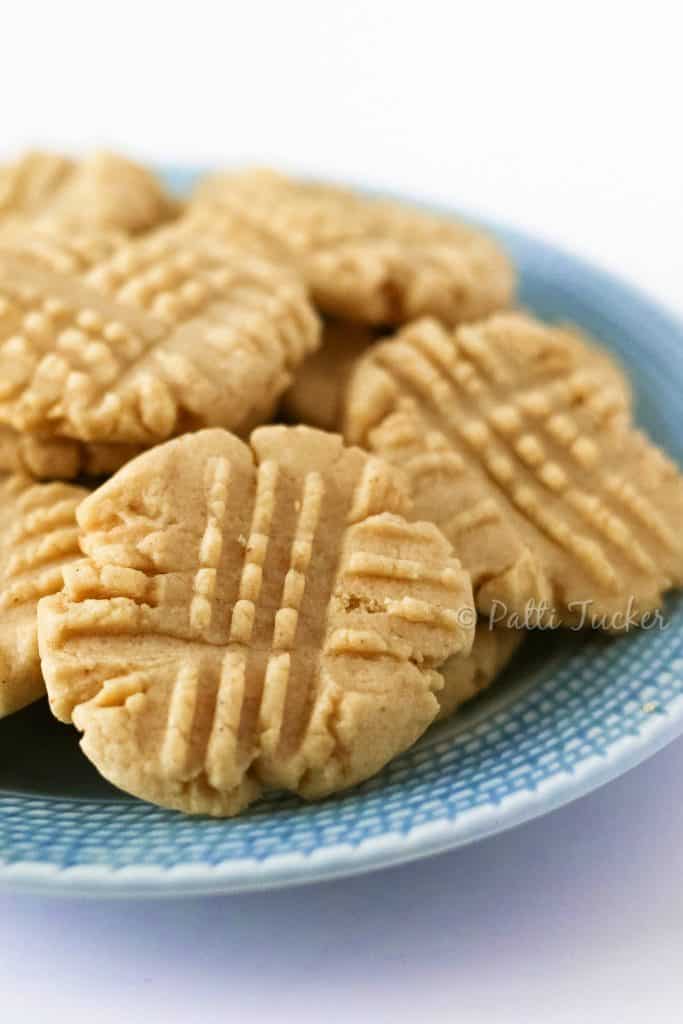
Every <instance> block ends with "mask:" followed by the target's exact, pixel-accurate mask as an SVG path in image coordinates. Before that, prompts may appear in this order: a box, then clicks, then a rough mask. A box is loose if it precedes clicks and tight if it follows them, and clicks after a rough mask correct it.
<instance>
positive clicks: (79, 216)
mask: <svg viewBox="0 0 683 1024" xmlns="http://www.w3.org/2000/svg"><path fill="white" fill-rule="evenodd" d="M177 209H178V204H177V203H176V202H175V201H174V200H173V199H172V198H171V196H169V195H168V194H167V192H166V191H165V189H164V188H163V186H162V184H161V182H160V181H159V179H158V178H157V177H156V175H154V174H153V173H152V172H151V171H149V170H148V169H147V168H145V167H143V166H141V165H140V164H137V163H134V162H133V161H132V160H127V159H126V158H125V157H122V156H118V155H116V154H114V153H107V152H99V153H93V154H92V155H90V156H88V157H86V158H85V159H83V160H72V159H70V158H68V157H64V156H60V155H59V154H56V153H43V152H39V151H37V152H29V153H26V154H25V155H24V156H23V157H21V158H20V159H18V160H16V161H14V162H13V163H11V164H5V165H4V166H2V167H0V225H1V224H2V222H3V220H5V219H18V220H20V221H21V220H28V221H31V222H33V223H34V224H41V225H43V226H49V227H54V228H59V229H67V230H73V229H80V228H97V229H104V230H118V231H123V232H126V233H129V234H135V233H137V232H140V231H146V230H149V229H150V228H153V227H156V226H157V225H158V224H161V223H163V222H164V221H166V220H169V219H170V218H171V217H172V216H174V215H175V213H176V212H177Z"/></svg>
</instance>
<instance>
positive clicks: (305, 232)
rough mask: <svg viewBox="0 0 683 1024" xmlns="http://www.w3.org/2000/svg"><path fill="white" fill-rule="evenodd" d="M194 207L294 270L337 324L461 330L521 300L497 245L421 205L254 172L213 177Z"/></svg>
mask: <svg viewBox="0 0 683 1024" xmlns="http://www.w3.org/2000/svg"><path fill="white" fill-rule="evenodd" d="M194 209H195V211H203V212H204V217H205V221H206V220H209V219H211V220H212V222H213V230H218V229H219V228H221V226H222V231H223V232H224V233H225V234H226V235H227V237H229V238H230V237H237V238H239V239H242V240H243V239H244V238H245V236H248V235H251V236H252V238H253V239H254V242H255V244H256V245H257V246H259V247H260V248H263V247H265V248H266V250H271V251H273V252H274V253H275V254H276V256H278V257H279V258H284V259H286V260H290V261H291V262H293V263H295V264H296V265H297V266H298V267H299V269H300V270H301V272H302V273H303V275H304V276H305V278H306V280H307V281H308V282H309V284H310V287H311V290H312V294H313V298H314V300H315V303H316V304H317V305H318V306H319V308H320V309H321V310H322V311H323V312H324V313H327V314H329V315H331V316H337V317H341V318H343V319H349V320H359V321H363V322H366V323H374V324H388V323H392V324H397V323H403V322H405V321H407V320H410V319H412V318H413V317H416V316H420V315H422V314H427V313H429V314H433V315H434V316H438V317H440V318H441V319H443V320H445V321H447V322H449V323H457V322H460V321H463V320H473V319H476V318H478V317H482V316H485V315H486V314H488V313H490V312H492V311H493V310H496V309H500V308H501V307H503V306H506V305H508V304H509V302H510V300H511V298H512V295H513V292H514V273H513V270H512V267H511V265H510V263H509V261H508V259H507V257H506V256H505V255H504V253H503V252H502V250H501V249H500V247H499V246H498V245H497V244H496V243H495V242H494V241H493V240H492V239H490V238H488V237H487V236H486V235H485V234H484V233H483V232H482V231H479V230H477V229H475V228H472V227H469V226H467V225H465V224H463V223H460V222H458V221H455V220H450V219H447V218H439V217H435V216H432V215H430V214H428V213H426V212H424V211H422V210H420V209H418V208H416V207H409V206H404V205H401V204H399V203H396V202H380V201H378V200H373V199H370V198H367V197H365V196H362V195H361V194H359V193H358V194H357V193H354V192H351V191H347V190H344V189H340V188H334V187H332V186H329V185H320V184H311V183H308V182H302V181H295V180H292V179H290V178H287V177H285V176H283V175H279V174H276V173H274V172H272V171H246V172H243V173H237V174H219V175H216V176H213V177H209V178H207V179H205V180H204V181H203V182H202V183H201V184H200V186H199V188H198V190H197V193H196V196H195V199H194ZM207 212H208V214H209V216H208V217H207Z"/></svg>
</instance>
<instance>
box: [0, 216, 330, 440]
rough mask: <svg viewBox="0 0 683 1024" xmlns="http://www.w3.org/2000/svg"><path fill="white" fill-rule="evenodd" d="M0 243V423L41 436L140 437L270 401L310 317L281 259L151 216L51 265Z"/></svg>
mask: <svg viewBox="0 0 683 1024" xmlns="http://www.w3.org/2000/svg"><path fill="white" fill-rule="evenodd" d="M35 248H36V246H35V245H33V246H30V245H28V244H26V243H24V244H23V246H22V247H21V248H20V249H18V250H17V249H15V248H13V247H11V246H9V247H6V248H5V247H3V246H0V423H3V424H5V425H6V426H10V427H13V428H14V429H15V430H18V431H26V432H28V433H34V434H40V435H43V436H44V437H47V436H58V437H70V438H73V439H75V440H78V441H88V442H97V443H102V442H105V443H125V444H142V445H150V444H153V443H155V442H157V441H159V440H164V439H166V438H167V437H169V436H171V435H172V434H175V433H180V432H182V431H183V430H188V429H193V428H196V427H201V426H206V425H220V426H224V427H228V428H230V429H235V430H237V431H240V432H246V431H248V430H249V429H251V427H252V426H254V425H255V424H258V423H260V422H263V421H264V420H265V419H267V418H268V416H269V415H270V413H271V412H272V411H273V409H274V407H275V405H276V403H277V401H278V399H279V397H280V395H281V393H282V392H283V391H284V390H285V389H286V387H287V385H288V384H289V382H290V380H291V371H292V370H293V369H294V368H295V367H296V366H297V365H298V364H299V362H301V360H302V359H304V358H305V356H306V355H308V354H309V353H310V352H312V351H313V350H314V349H315V348H316V346H317V344H318V332H319V325H318V320H317V317H316V316H315V313H314V312H313V310H312V308H311V306H310V304H309V302H308V300H307V297H306V294H305V291H304V289H303V286H302V285H301V283H300V282H299V280H298V278H297V277H296V276H295V275H294V274H293V273H291V272H290V271H289V270H287V269H284V268H280V267H277V266H275V265H274V264H272V263H268V262H265V261H263V260H261V259H258V258H256V257H250V256H248V255H246V254H245V253H244V252H243V251H239V250H235V249H231V248H229V247H227V246H225V245H222V244H220V243H218V242H216V241H215V240H214V241H211V240H205V239H198V238H195V239H193V238H191V237H189V236H187V235H186V234H184V233H183V234H182V235H178V234H177V233H176V232H175V230H174V228H173V227H170V228H166V229H162V230H160V231H159V232H156V233H153V234H151V235H148V236H146V237H144V238H141V239H137V240H134V241H130V242H127V243H125V244H124V245H121V246H118V247H116V248H115V250H114V251H113V252H112V253H111V254H109V255H107V256H105V257H104V258H103V259H99V260H96V261H95V262H93V261H92V259H91V258H90V256H89V257H88V259H87V260H86V261H85V263H84V266H83V268H82V270H81V272H80V273H78V272H76V271H75V270H74V269H73V268H72V269H71V270H69V271H68V272H66V271H64V272H62V271H61V270H60V269H59V266H60V260H59V258H58V257H59V256H60V253H61V250H60V246H59V245H57V244H56V243H54V244H53V247H52V248H49V247H45V246H42V247H39V252H38V253H36V251H35Z"/></svg>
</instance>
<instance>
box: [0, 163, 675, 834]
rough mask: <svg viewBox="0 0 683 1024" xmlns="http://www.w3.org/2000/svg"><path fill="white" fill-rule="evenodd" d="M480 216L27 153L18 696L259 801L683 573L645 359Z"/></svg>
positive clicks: (14, 671) (13, 244) (378, 741)
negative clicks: (555, 295) (642, 392)
mask: <svg viewBox="0 0 683 1024" xmlns="http://www.w3.org/2000/svg"><path fill="white" fill-rule="evenodd" d="M514 301H515V275H514V271H513V268H512V267H511V266H510V263H509V261H508V259H507V257H506V256H505V254H504V253H503V252H502V251H501V249H500V248H499V246H498V245H497V244H496V243H495V242H494V241H493V240H492V239H490V238H488V237H486V236H485V235H484V234H482V233H481V232H480V231H479V230H476V229H474V228H472V227H469V226H466V225H464V224H460V223H458V222H455V221H452V220H450V219H445V218H443V219H442V218H438V217H435V216H433V215H430V214H427V213H424V212H422V211H420V210H418V209H413V208H409V207H404V206H401V205H398V204H396V203H388V202H380V201H377V200H372V199H368V198H365V197H363V196H361V195H357V194H354V193H352V192H346V191H343V190H341V189H337V188H332V187H329V186H322V185H313V184H310V183H303V182H296V181H292V180H289V179H288V178H285V177H282V176H279V175H277V174H274V173H272V172H264V171H249V172H243V173H233V174H223V175H217V176H214V177H211V178H207V179H206V180H204V181H202V182H200V184H199V185H198V187H197V189H196V191H195V194H194V195H193V196H192V197H191V199H190V200H189V201H188V202H187V203H186V204H185V205H184V206H183V205H181V204H180V203H179V202H178V201H177V200H175V199H174V198H172V197H171V196H169V195H167V194H166V192H165V190H164V188H163V187H162V185H161V184H160V182H159V181H157V180H156V178H155V177H154V176H153V175H152V174H151V173H150V172H149V171H147V170H146V169H144V168H141V167H137V166H135V165H133V164H131V163H130V162H129V161H126V160H124V159H122V158H120V157H115V156H111V155H107V154H105V155H102V154H100V155H96V156H94V157H91V158H87V159H84V160H82V161H80V162H78V161H73V160H68V159H66V158H61V157H55V156H53V155H48V154H41V153H33V154H30V155H28V156H26V157H24V158H23V159H22V160H20V161H18V162H16V163H14V164H11V165H7V166H6V167H1V168H0V472H1V473H2V477H1V479H0V610H1V614H2V618H1V619H0V622H1V629H0V715H7V714H10V713H11V712H13V711H16V710H18V709H19V708H21V707H23V706H25V705H26V704H28V703H30V702H31V701H34V700H36V699H38V698H40V697H41V696H43V695H44V693H45V689H47V695H48V697H49V702H50V707H51V709H52V711H53V713H54V714H55V716H56V717H57V718H59V719H60V720H61V721H64V722H69V723H73V724H74V725H75V726H76V727H77V729H79V730H80V731H81V732H82V734H83V736H82V740H81V746H82V748H83V751H84V753H85V755H86V756H87V757H88V758H89V759H90V760H91V761H92V762H93V763H94V764H95V765H96V767H97V768H98V770H99V771H100V772H101V773H102V775H104V776H105V777H106V778H107V779H109V780H110V781H111V782H112V783H114V784H115V785H117V786H119V787H120V788H122V789H124V790H126V791H128V792H129V793H132V794H135V795H136V796H139V797H141V798H143V799H146V800H150V801H152V802H154V803H157V804H160V805H162V806H165V807H171V808H175V809H178V810H182V811H186V812H189V813H201V814H211V815H219V816H221V815H234V814H237V813H239V812H240V811H241V810H243V809H244V808H245V807H246V806H247V805H248V804H250V803H252V802H253V801H254V800H256V799H257V798H258V797H259V795H260V794H261V793H262V792H263V791H264V790H266V789H272V788H279V789H287V790H290V791H292V792H295V793H298V794H300V795H302V796H304V797H306V798H316V797H321V796H325V795H328V794H330V793H333V792H335V791H338V790H341V789H345V788H347V787H348V786H351V785H353V784H355V783H357V782H359V781H361V780H363V779H366V778H368V777H369V776H370V775H372V774H373V773H375V772H377V771H378V770H379V769H381V768H382V766H383V765H384V764H386V763H387V761H389V760H390V759H391V758H393V757H395V756H396V755H397V754H399V753H400V752H401V751H403V750H405V749H406V748H407V747H409V746H410V745H411V744H413V743H414V742H415V741H416V740H417V739H418V738H419V737H420V736H421V735H422V734H423V733H424V731H425V730H426V729H427V728H428V726H429V725H430V724H431V723H432V722H433V721H434V720H436V719H437V718H443V717H445V716H447V715H450V714H453V712H455V711H456V709H457V708H458V707H460V705H461V704H462V703H463V702H464V701H465V700H467V699H469V698H471V697H473V696H475V695H476V694H477V693H479V692H480V691H481V690H482V689H483V688H484V687H486V686H487V685H489V684H490V683H491V682H492V681H493V679H494V678H495V677H496V675H497V674H498V673H499V672H500V670H501V668H502V667H503V666H504V665H505V663H506V662H507V661H508V660H509V659H510V657H511V656H512V654H513V652H514V651H515V649H516V648H517V647H518V645H519V644H520V642H521V640H522V638H523V637H524V635H525V632H526V629H525V628H519V627H520V626H523V627H526V626H528V625H529V623H530V609H531V610H532V611H533V616H532V618H533V621H534V622H535V623H536V624H538V625H553V626H577V625H581V626H586V628H590V626H597V627H599V628H603V629H606V630H609V631H612V632H618V631H621V630H624V629H626V628H628V627H629V626H631V625H633V624H634V623H636V624H638V623H640V624H642V623H643V622H645V621H646V620H647V618H648V616H652V615H653V614H655V613H657V611H658V609H659V608H660V606H661V603H662V600H663V595H664V593H665V592H666V591H667V590H668V589H670V588H671V587H675V586H680V585H681V584H682V583H683V538H682V537H681V533H680V522H681V517H682V515H683V478H682V477H681V475H680V474H679V472H678V470H677V468H676V467H675V466H673V465H672V464H671V462H670V461H669V460H668V459H667V458H666V457H665V456H664V454H663V453H662V452H661V451H659V450H658V449H657V448H656V447H655V446H654V445H653V444H652V443H651V442H650V441H649V440H648V439H647V438H646V437H644V436H643V434H641V433H640V432H639V431H638V430H637V429H636V428H635V427H634V425H633V421H632V415H631V400H630V390H629V386H628V383H627V381H626V379H625V377H624V375H623V372H622V370H621V368H620V367H619V366H618V365H617V364H616V363H615V362H614V360H613V359H612V358H611V357H610V356H609V355H608V354H607V353H606V352H604V351H603V350H601V349H600V348H599V347H598V346H597V345H596V344H595V343H594V342H592V341H591V340H590V339H587V338H585V337H584V336H582V335H581V334H579V333H578V332H577V331H576V330H574V329H572V328H569V327H558V326H551V325H548V324H544V323H541V322H540V321H538V320H537V319H535V318H534V317H532V316H530V315H529V314H527V313H524V312H521V311H519V310H518V309H515V308H514Z"/></svg>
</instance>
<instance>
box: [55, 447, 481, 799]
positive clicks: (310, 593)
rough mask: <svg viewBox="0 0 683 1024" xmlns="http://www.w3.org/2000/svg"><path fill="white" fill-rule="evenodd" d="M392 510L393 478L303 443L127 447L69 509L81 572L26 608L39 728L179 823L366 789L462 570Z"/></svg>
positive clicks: (398, 728) (424, 666)
mask: <svg viewBox="0 0 683 1024" xmlns="http://www.w3.org/2000/svg"><path fill="white" fill-rule="evenodd" d="M405 505H406V498H405V494H404V492H403V490H402V481H401V478H400V474H398V473H397V472H396V471H395V470H393V469H392V468H391V467H389V466H388V465H387V464H386V463H384V462H382V461H381V460H379V459H376V458H373V457H372V456H369V455H367V454H366V453H364V452H361V451H360V450H359V449H348V448H345V447H344V446H343V444H342V441H341V438H339V437H338V436H336V435H331V434H324V433H322V432H319V431H313V430H310V429H308V428H305V427H298V428H287V427H263V428H260V429H259V430H257V431H255V432H254V434H253V435H252V437H251V446H248V445H246V444H245V443H243V442H242V441H240V440H238V439H237V438H236V437H234V436H233V435H230V434H228V433H227V432H225V431H222V430H208V431H202V432H200V433H198V434H194V435H188V436H185V437H182V438H179V439H177V440H175V441H171V442H168V443H167V444H165V445H163V446H160V447H158V448H156V449H154V450H153V451H151V452H146V453H145V454H144V455H142V456H140V457H139V458H137V459H135V460H134V461H133V462H131V463H129V464H128V465H127V466H126V467H124V468H123V469H122V470H121V471H120V472H119V473H117V474H116V476H114V477H113V478H112V479H111V480H110V481H108V482H107V483H106V484H104V485H103V486H102V487H101V488H100V489H99V490H98V491H97V492H95V493H94V494H93V495H92V497H91V498H90V499H89V500H88V501H86V502H85V503H84V504H83V505H82V506H81V507H80V509H79V516H78V518H79V524H80V526H81V531H82V533H81V546H82V549H83V551H84V552H85V553H86V556H87V557H86V558H85V559H84V560H83V561H81V562H79V563H77V564H76V565H75V566H74V567H73V568H72V570H71V571H68V572H67V574H66V576H65V585H64V588H63V590H62V592H61V593H60V594H58V595H56V596H54V597H51V598H48V599H46V600H45V601H42V602H41V604H40V608H39V633H40V644H41V656H42V664H43V671H44V674H45V678H46V683H47V687H48V693H49V697H50V703H51V707H52V710H53V712H54V713H55V715H56V716H57V717H58V718H60V719H62V720H64V721H73V722H74V723H75V724H76V726H77V727H78V728H79V729H80V730H82V731H83V733H84V736H83V740H82V746H83V749H84V751H85V753H86V754H87V756H88V757H89V758H90V759H91V760H92V761H93V762H94V764H95V765H96V766H97V768H98V769H99V770H100V771H101V773H102V774H103V775H104V776H105V777H106V778H108V779H109V780H110V781H111V782H113V783H114V784H115V785H117V786H119V787H121V788H123V789H126V790H128V791H129V792H131V793H134V794H136V795H138V796H141V797H143V798H145V799H148V800H152V801H154V802H156V803H159V804H162V805H164V806H168V807H173V808H178V809H182V810H185V811H189V812H201V813H208V814H213V815H229V814H234V813H237V812H238V811H239V810H240V809H242V808H243V807H244V806H246V805H247V804H248V803H249V802H251V801H252V800H253V799H255V798H256V797H257V796H258V794H259V793H260V792H261V790H262V788H263V787H264V786H269V787H279V788H287V789H291V790H294V791H296V792H298V793H300V794H302V795H303V796H306V797H319V796H323V795H325V794H327V793H330V792H333V791H335V790H338V789H342V788H345V787H347V786H350V785H352V784H353V783H355V782H358V781H359V780H361V779H364V778H366V777H367V776H369V775H371V774H373V773H374V772H376V771H378V770H379V768H381V767H382V765H383V764H385V763H386V761H388V760H389V759H390V758H391V757H393V756H394V755H395V754H397V753H399V752H400V751H401V750H403V749H405V748H406V747H408V746H409V745H410V744H411V743H413V742H414V741H415V740H416V739H417V738H418V736H419V735H421V733H422V732H423V731H424V730H425V729H426V728H427V726H428V725H429V723H430V722H431V721H432V720H433V718H434V717H435V715H436V714H437V712H438V707H439V705H438V702H437V698H436V696H435V692H436V691H438V690H439V689H440V688H441V686H442V678H441V676H440V675H439V673H438V672H437V671H436V666H438V665H440V664H441V663H442V662H443V661H445V660H446V658H448V657H449V656H450V655H452V654H455V653H457V652H458V651H462V652H466V651H467V650H468V649H469V647H470V645H471V642H472V634H473V624H472V621H473V615H472V603H471V588H470V583H469V577H468V575H467V573H465V572H464V571H463V570H462V569H461V567H460V564H459V562H458V561H457V559H455V558H453V557H452V553H451V549H450V546H449V544H448V542H447V541H446V540H445V539H444V538H443V536H442V535H441V534H440V533H439V531H438V530H437V529H436V527H435V526H433V525H432V524H431V523H429V524H428V523H419V522H409V521H407V520H406V519H405V518H403V516H402V515H401V513H402V511H403V510H404V509H405ZM463 610H465V612H466V614H464V613H463Z"/></svg>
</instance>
